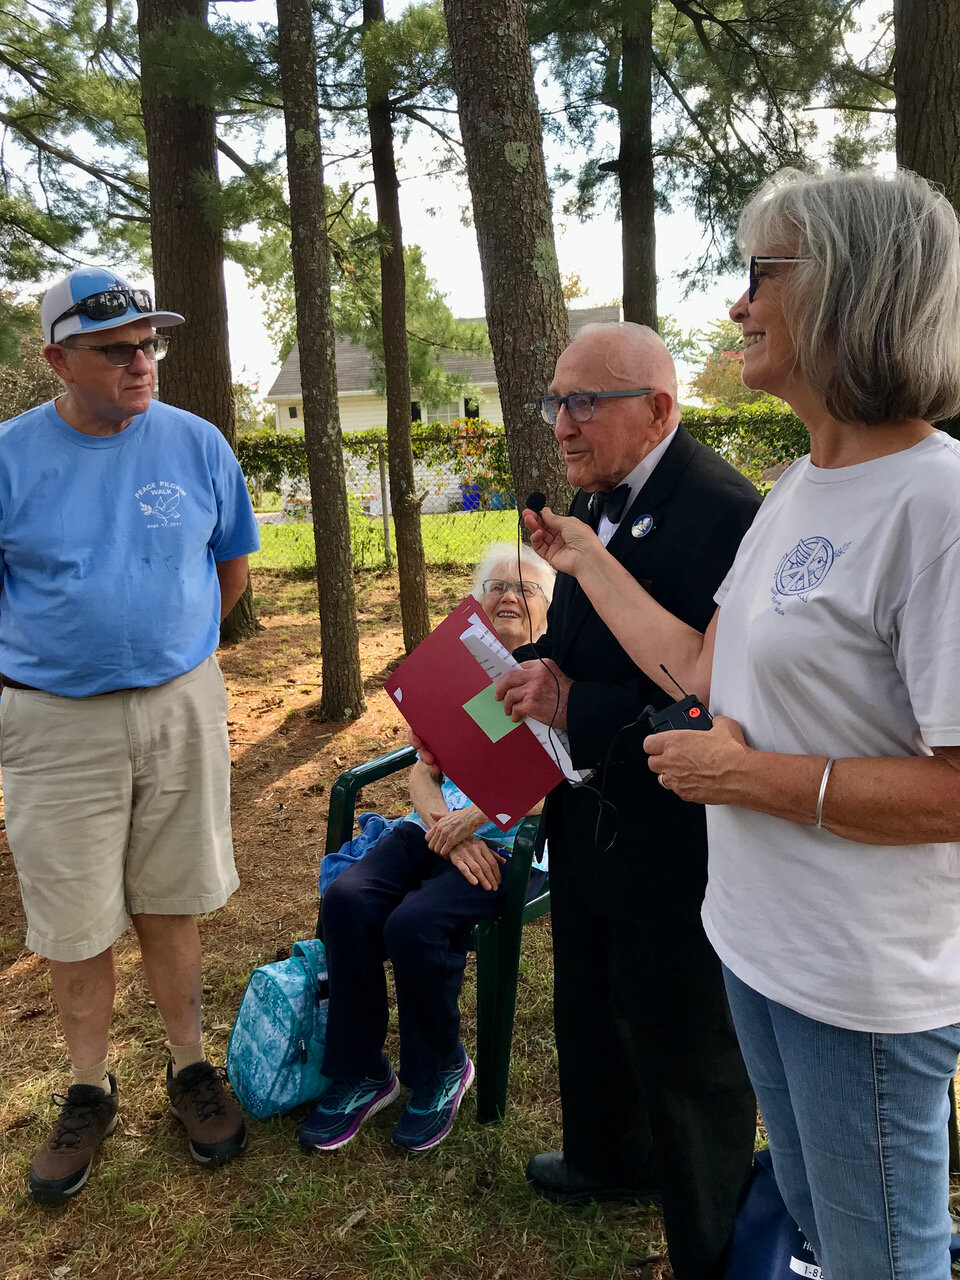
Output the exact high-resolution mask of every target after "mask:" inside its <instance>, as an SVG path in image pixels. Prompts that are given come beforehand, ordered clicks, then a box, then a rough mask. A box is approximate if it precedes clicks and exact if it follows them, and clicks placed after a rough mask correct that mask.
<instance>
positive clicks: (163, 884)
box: [0, 657, 239, 960]
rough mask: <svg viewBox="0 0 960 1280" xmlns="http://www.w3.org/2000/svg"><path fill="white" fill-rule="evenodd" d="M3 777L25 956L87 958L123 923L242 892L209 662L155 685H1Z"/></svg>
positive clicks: (198, 907)
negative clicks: (65, 692) (75, 692)
mask: <svg viewBox="0 0 960 1280" xmlns="http://www.w3.org/2000/svg"><path fill="white" fill-rule="evenodd" d="M0 769H2V772H3V792H4V806H5V810H6V823H7V836H8V838H9V840H10V848H11V850H12V852H13V860H14V863H15V865H16V868H17V875H18V876H19V878H20V892H21V894H22V896H23V906H24V910H25V912H26V915H27V946H28V947H29V948H30V949H31V950H32V951H36V952H38V953H39V954H40V955H43V956H47V957H48V958H49V959H51V960H86V959H88V958H89V957H91V956H95V955H99V954H100V952H101V951H105V950H106V949H107V948H108V947H109V946H111V945H112V944H113V943H114V942H115V941H116V940H117V938H119V937H120V935H121V934H122V933H123V931H124V930H125V929H126V927H127V925H128V924H129V923H130V916H131V915H137V914H140V913H143V914H146V915H195V914H197V913H199V912H203V911H213V910H215V909H216V908H217V907H222V906H223V904H224V903H225V902H226V900H227V899H228V898H229V896H230V894H231V893H233V891H234V889H236V888H237V885H238V884H239V881H238V879H237V872H236V868H235V867H234V864H233V842H232V839H231V833H230V745H229V740H228V738H227V693H226V689H225V688H224V684H223V676H222V675H221V674H220V667H219V666H218V664H217V660H216V658H214V657H210V658H207V660H206V661H205V662H202V663H201V664H200V666H199V667H196V668H195V669H194V670H193V671H188V672H187V673H186V674H185V675H182V676H177V678H176V679H175V680H170V681H168V682H167V683H166V684H162V685H157V686H156V687H155V688H152V689H128V690H119V691H117V692H116V693H102V694H98V695H96V696H95V697H91V698H65V697H61V696H60V695H58V694H54V693H41V692H39V691H35V690H27V689H11V688H5V689H4V690H3V696H2V698H0Z"/></svg>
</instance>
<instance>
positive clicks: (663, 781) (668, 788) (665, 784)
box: [657, 773, 673, 791]
mask: <svg viewBox="0 0 960 1280" xmlns="http://www.w3.org/2000/svg"><path fill="white" fill-rule="evenodd" d="M657 781H658V782H659V783H660V785H661V787H663V789H664V791H671V790H672V789H673V788H672V787H671V786H670V783H669V782H668V781H667V779H666V777H665V776H664V774H662V773H658V774H657Z"/></svg>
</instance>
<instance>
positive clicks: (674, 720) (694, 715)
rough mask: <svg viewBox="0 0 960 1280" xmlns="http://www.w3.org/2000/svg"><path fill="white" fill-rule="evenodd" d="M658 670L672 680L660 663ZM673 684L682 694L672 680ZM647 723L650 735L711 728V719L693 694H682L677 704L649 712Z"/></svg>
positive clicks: (679, 687)
mask: <svg viewBox="0 0 960 1280" xmlns="http://www.w3.org/2000/svg"><path fill="white" fill-rule="evenodd" d="M660 670H661V671H663V672H664V673H665V674H666V675H668V676H670V679H671V680H673V676H671V675H670V672H669V671H667V668H666V667H665V666H664V665H663V664H662V663H661V664H660ZM673 683H674V684H676V685H677V688H678V689H679V690H680V692H681V693H683V689H682V687H681V686H680V685H679V684H677V682H676V680H673ZM647 721H648V724H649V726H650V732H651V733H666V732H667V731H668V730H670V729H705V730H706V729H712V728H713V717H712V716H711V715H710V712H709V711H708V710H707V708H706V707H705V706H704V705H703V703H702V702H701V701H700V699H699V698H698V697H697V696H696V694H694V693H683V697H682V698H681V699H680V701H679V702H671V704H670V706H669V707H664V709H663V710H662V711H650V712H649V713H648V716H647Z"/></svg>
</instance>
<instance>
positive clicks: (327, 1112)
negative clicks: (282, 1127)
mask: <svg viewBox="0 0 960 1280" xmlns="http://www.w3.org/2000/svg"><path fill="white" fill-rule="evenodd" d="M399 1092H400V1081H399V1080H398V1079H397V1077H396V1075H395V1074H394V1071H393V1068H392V1067H391V1066H390V1065H389V1063H388V1064H387V1066H386V1071H385V1074H384V1075H383V1077H381V1078H380V1079H379V1080H378V1079H374V1078H372V1077H364V1078H363V1079H361V1080H334V1081H333V1082H332V1083H331V1084H328V1085H327V1087H326V1089H324V1091H323V1093H321V1095H320V1097H319V1098H318V1099H317V1103H316V1106H315V1107H314V1109H313V1111H311V1113H310V1114H309V1115H308V1116H307V1118H306V1120H304V1122H303V1124H302V1125H301V1126H300V1127H299V1129H298V1130H297V1141H298V1142H299V1143H300V1145H301V1147H303V1149H304V1151H336V1150H337V1148H338V1147H343V1146H346V1144H347V1143H348V1142H349V1141H350V1139H351V1138H354V1137H356V1133H357V1130H358V1129H359V1128H360V1126H361V1125H362V1124H363V1122H364V1120H368V1119H369V1118H370V1116H373V1115H376V1113H377V1112H378V1111H382V1110H383V1108H384V1107H387V1106H389V1105H390V1103H391V1102H392V1101H393V1100H394V1098H395V1097H396V1096H397V1094H398V1093H399Z"/></svg>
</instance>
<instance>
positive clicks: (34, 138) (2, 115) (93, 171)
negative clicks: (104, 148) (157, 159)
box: [0, 111, 149, 211]
mask: <svg viewBox="0 0 960 1280" xmlns="http://www.w3.org/2000/svg"><path fill="white" fill-rule="evenodd" d="M0 124H5V125H6V126H7V128H9V129H12V130H13V131H14V132H15V133H16V134H18V135H19V136H20V137H21V138H23V139H25V140H26V141H27V142H29V143H30V145H31V146H34V147H36V149H37V150H38V151H40V152H45V153H46V154H47V155H51V156H53V157H54V159H56V160H60V161H61V162H62V163H63V164H68V165H72V166H73V167H74V168H76V169H81V170H82V171H83V172H84V173H89V174H90V176H91V177H93V178H96V179H97V181H98V182H102V183H103V185H104V186H105V187H106V188H107V189H108V190H110V191H112V192H114V194H115V195H118V196H120V198H121V199H123V200H129V201H130V203H131V204H135V205H139V207H140V208H141V209H143V210H144V211H149V205H148V204H147V202H146V200H144V199H142V198H141V197H140V196H138V195H137V194H136V191H138V190H139V191H145V190H146V188H145V187H144V186H143V185H142V184H141V183H139V182H135V181H133V180H132V179H129V178H127V179H123V180H122V181H125V182H126V183H127V184H128V185H127V186H121V185H120V182H121V179H120V178H119V176H118V175H115V174H111V173H109V172H108V171H107V170H106V169H102V168H100V166H99V165H95V164H90V163H89V162H88V161H86V160H81V159H80V157H79V156H76V155H74V154H73V153H72V152H70V151H64V150H63V149H62V148H61V147H55V146H53V145H52V143H49V142H45V141H44V139H43V138H41V137H39V136H38V135H37V134H36V133H34V132H33V130H32V129H28V128H27V126H26V125H25V124H24V123H23V122H22V121H21V120H18V119H17V117H16V116H11V115H8V114H7V112H5V111H0Z"/></svg>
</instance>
